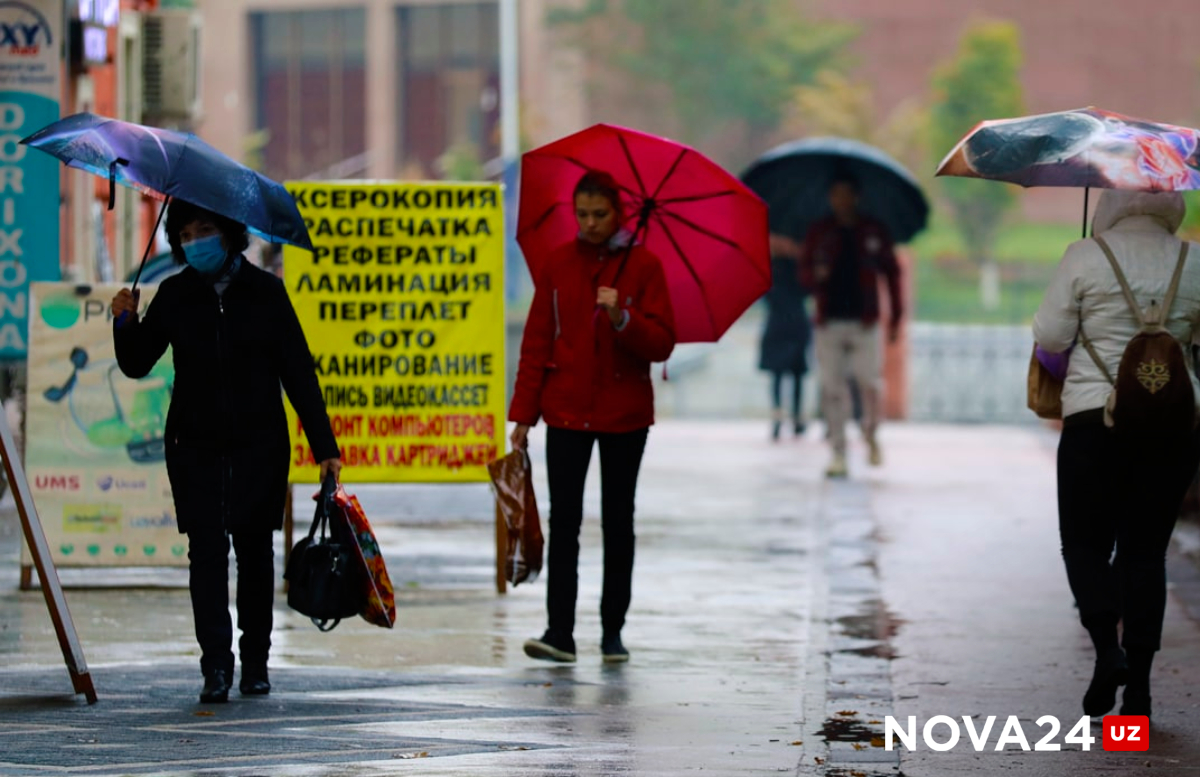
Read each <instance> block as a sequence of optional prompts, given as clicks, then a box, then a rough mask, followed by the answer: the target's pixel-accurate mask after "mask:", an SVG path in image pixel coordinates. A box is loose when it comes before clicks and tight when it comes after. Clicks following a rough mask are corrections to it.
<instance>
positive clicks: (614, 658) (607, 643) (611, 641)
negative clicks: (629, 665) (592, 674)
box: [600, 632, 629, 664]
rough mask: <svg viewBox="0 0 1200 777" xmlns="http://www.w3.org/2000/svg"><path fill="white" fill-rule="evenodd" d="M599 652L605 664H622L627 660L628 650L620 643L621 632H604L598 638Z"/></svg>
mask: <svg viewBox="0 0 1200 777" xmlns="http://www.w3.org/2000/svg"><path fill="white" fill-rule="evenodd" d="M600 653H601V654H602V655H603V656H604V663H606V664H623V663H625V662H626V661H628V660H629V651H628V650H626V649H625V645H623V644H622V643H621V633H620V632H616V633H614V634H605V635H604V638H603V639H601V640H600Z"/></svg>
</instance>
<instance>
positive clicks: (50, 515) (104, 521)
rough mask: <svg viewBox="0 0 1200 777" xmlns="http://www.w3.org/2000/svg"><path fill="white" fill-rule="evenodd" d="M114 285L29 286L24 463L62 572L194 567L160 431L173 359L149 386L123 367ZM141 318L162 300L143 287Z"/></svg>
mask: <svg viewBox="0 0 1200 777" xmlns="http://www.w3.org/2000/svg"><path fill="white" fill-rule="evenodd" d="M120 288H121V287H120V286H119V285H116V284H105V285H98V286H91V287H88V286H73V285H71V284H67V283H35V284H33V285H32V287H31V295H30V305H31V308H30V309H31V310H32V311H33V316H31V319H30V343H29V345H30V347H29V395H28V409H27V415H26V421H25V440H26V443H25V466H26V470H27V472H28V476H29V486H30V488H31V490H32V492H33V499H34V503H35V504H36V505H37V510H38V515H39V517H40V518H41V520H42V525H43V527H44V529H45V532H46V538H47V540H48V541H49V543H50V546H51V549H52V551H53V557H54V562H55V564H58V565H62V566H164V565H171V566H186V565H187V541H186V538H185V537H184V536H183V535H182V534H180V533H179V530H178V528H177V524H176V522H175V505H174V502H173V501H172V499H171V486H170V483H169V481H168V480H167V469H166V464H165V461H164V456H163V452H164V445H163V434H164V430H165V428H166V420H167V408H168V406H169V404H170V401H171V390H172V387H173V386H174V382H175V370H174V367H173V366H172V361H171V352H170V350H169V349H168V351H167V353H166V354H165V355H164V356H163V358H162V359H160V360H159V362H158V364H157V365H156V366H155V367H154V369H153V370H151V372H150V374H149V375H147V376H146V377H145V378H142V379H141V380H130V379H129V378H126V377H125V376H124V375H123V374H122V373H121V371H120V369H119V368H118V367H117V362H116V354H115V351H114V349H113V338H112V315H111V313H110V312H109V303H110V302H111V301H112V298H113V297H114V296H115V295H116V293H117V291H118V290H119V289H120ZM140 288H141V304H142V309H143V310H144V309H145V307H146V306H147V305H149V304H150V300H151V299H153V297H154V292H155V291H156V287H155V286H152V285H151V286H142V287H140Z"/></svg>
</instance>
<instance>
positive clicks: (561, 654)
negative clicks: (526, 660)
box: [525, 630, 575, 664]
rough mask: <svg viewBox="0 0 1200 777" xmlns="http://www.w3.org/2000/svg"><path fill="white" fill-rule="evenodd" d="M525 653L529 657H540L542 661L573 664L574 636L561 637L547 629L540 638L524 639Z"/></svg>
mask: <svg viewBox="0 0 1200 777" xmlns="http://www.w3.org/2000/svg"><path fill="white" fill-rule="evenodd" d="M525 655H527V656H529V657H530V658H540V659H542V660H543V661H557V662H559V663H561V664H573V663H575V639H574V637H561V636H559V635H557V634H554V633H553V632H551V631H550V630H547V631H546V633H545V634H543V635H542V638H541V639H529V640H526V641H525Z"/></svg>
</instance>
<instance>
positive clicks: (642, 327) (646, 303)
mask: <svg viewBox="0 0 1200 777" xmlns="http://www.w3.org/2000/svg"><path fill="white" fill-rule="evenodd" d="M624 252H625V249H624V248H619V247H618V248H615V249H610V248H609V247H608V246H595V245H591V244H589V243H585V242H583V241H581V240H575V241H572V242H571V243H568V244H567V245H564V246H562V247H561V248H559V249H557V250H556V251H555V252H554V253H553V254H551V255H550V256H549V257H548V258H547V260H546V262H545V264H544V265H543V268H542V271H541V273H540V275H539V277H538V278H537V279H536V287H535V290H534V295H533V305H532V307H531V308H530V310H529V318H528V319H527V320H526V322H525V336H524V339H523V340H522V341H521V362H520V366H519V367H518V368H517V382H516V387H515V389H514V390H513V400H512V405H511V407H510V408H509V413H508V418H509V420H510V421H513V422H515V423H518V424H526V425H529V426H532V425H534V424H536V423H537V421H538V418H539V417H541V418H544V419H545V421H546V423H547V424H548V425H549V426H554V427H559V428H563V429H578V430H586V431H592V432H614V433H615V432H631V431H635V430H637V429H644V428H645V427H647V426H650V425H651V424H653V423H654V388H653V386H652V384H651V383H650V363H651V362H661V361H666V359H667V357H668V356H670V355H671V351H672V350H673V349H674V348H675V316H674V314H673V312H672V310H671V298H670V296H669V294H668V292H667V281H666V276H665V275H664V274H663V269H662V264H661V263H660V262H659V260H658V257H656V256H655V255H654V254H652V253H650V252H649V251H648V250H646V249H645V248H643V247H641V246H634V248H633V250H632V251H631V252H630V254H629V258H628V259H627V260H626V261H625V267H624V269H623V270H622V271H621V273H620V277H616V276H617V270H618V266H619V265H620V264H621V257H622V256H623V255H624ZM614 281H615V282H614ZM601 286H611V287H615V288H616V289H617V292H618V295H619V300H620V304H621V308H622V310H623V311H625V312H626V313H627V314H628V320H627V322H626V323H625V325H624V327H622V328H621V329H620V330H618V329H617V328H616V327H614V326H613V324H612V321H610V320H609V317H608V314H607V313H606V312H604V311H603V310H600V309H598V308H597V306H596V293H597V290H598V289H599V288H600V287H601Z"/></svg>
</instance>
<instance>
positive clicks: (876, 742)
mask: <svg viewBox="0 0 1200 777" xmlns="http://www.w3.org/2000/svg"><path fill="white" fill-rule="evenodd" d="M885 744H886V743H885V742H884V741H883V737H871V747H883V746H884V745H885Z"/></svg>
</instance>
